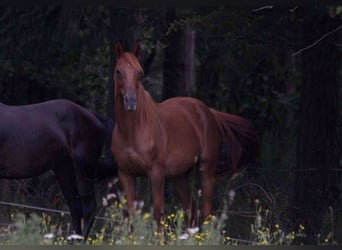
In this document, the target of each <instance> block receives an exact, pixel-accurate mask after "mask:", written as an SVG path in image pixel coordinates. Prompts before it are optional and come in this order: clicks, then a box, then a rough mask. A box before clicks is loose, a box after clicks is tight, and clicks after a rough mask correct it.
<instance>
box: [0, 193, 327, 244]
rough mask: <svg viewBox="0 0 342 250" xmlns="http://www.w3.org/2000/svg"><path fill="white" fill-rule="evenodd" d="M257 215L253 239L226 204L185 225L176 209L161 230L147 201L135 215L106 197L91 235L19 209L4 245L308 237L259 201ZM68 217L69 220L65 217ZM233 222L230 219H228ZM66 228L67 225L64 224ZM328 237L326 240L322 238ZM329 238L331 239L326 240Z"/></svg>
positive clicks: (4, 233) (1, 237)
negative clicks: (239, 231) (238, 232)
mask: <svg viewBox="0 0 342 250" xmlns="http://www.w3.org/2000/svg"><path fill="white" fill-rule="evenodd" d="M254 204H255V212H254V221H253V223H251V224H250V232H249V233H250V237H249V239H238V238H236V237H232V236H231V235H230V233H229V227H227V218H228V215H227V208H228V205H227V204H225V205H224V208H223V210H222V211H221V213H219V214H218V215H217V216H211V217H210V218H208V219H207V220H206V221H204V223H203V225H202V227H201V229H199V228H186V226H185V220H184V218H185V216H184V211H182V210H177V211H176V212H175V213H170V214H168V215H167V216H165V220H164V221H163V222H162V230H161V232H159V231H157V225H156V223H155V221H154V220H153V219H152V216H151V214H152V213H151V212H152V211H148V212H146V211H145V210H144V204H143V202H140V203H137V206H136V209H135V215H134V216H132V217H130V219H128V218H127V217H126V216H124V212H123V210H124V208H125V206H126V203H125V199H124V198H123V197H120V199H119V200H115V201H111V200H107V204H106V207H105V208H104V213H103V215H104V216H105V217H107V218H109V219H108V220H105V221H104V222H102V223H100V226H99V223H98V221H97V222H96V223H95V224H97V225H96V226H94V228H96V229H93V230H92V233H91V236H90V237H89V238H88V239H87V241H85V242H84V241H83V240H82V239H78V238H77V235H73V234H71V232H70V231H68V230H66V229H65V228H67V227H65V226H63V225H62V224H58V223H57V224H56V223H55V221H56V220H53V218H52V216H50V215H47V214H42V215H40V216H39V215H37V214H35V213H32V214H30V216H29V217H28V218H27V216H25V215H24V214H22V213H18V214H16V216H15V218H14V226H13V227H11V228H5V229H2V230H1V232H0V245H72V244H86V245H169V246H175V245H241V244H243V245H291V244H294V243H295V244H300V243H301V240H302V239H303V238H304V237H305V233H304V229H305V228H304V226H303V225H301V226H300V227H299V228H298V230H297V231H296V232H294V231H286V230H284V229H282V228H281V226H280V224H274V225H271V224H269V216H270V211H269V210H268V209H265V208H263V207H262V206H261V203H260V201H259V200H258V199H256V200H255V201H254ZM64 223H65V222H64ZM228 226H229V225H228ZM63 228H64V229H63ZM323 243H324V242H323ZM325 243H329V242H325Z"/></svg>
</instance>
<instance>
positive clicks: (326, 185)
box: [292, 13, 341, 243]
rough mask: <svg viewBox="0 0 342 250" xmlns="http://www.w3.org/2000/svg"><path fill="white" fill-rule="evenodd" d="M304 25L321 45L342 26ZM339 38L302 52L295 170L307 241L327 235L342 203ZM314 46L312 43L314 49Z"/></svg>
mask: <svg viewBox="0 0 342 250" xmlns="http://www.w3.org/2000/svg"><path fill="white" fill-rule="evenodd" d="M309 15H311V14H310V13H308V14H307V15H306V16H305V18H306V17H308V18H307V19H304V26H303V34H311V35H313V37H314V41H315V39H318V38H319V37H321V36H322V34H325V33H327V32H329V31H331V30H333V29H334V28H336V27H337V26H338V24H337V22H336V21H337V20H334V19H333V18H330V17H329V16H327V15H324V16H323V17H320V18H318V17H316V16H309ZM338 39H339V34H338V33H335V34H332V35H330V36H327V37H326V38H324V39H323V40H321V41H320V42H319V43H318V44H317V45H315V46H313V47H312V48H309V49H308V50H306V51H303V52H302V87H301V88H302V89H301V103H300V118H299V131H298V142H297V166H296V169H295V170H294V173H295V184H294V195H293V201H292V205H293V208H294V210H293V220H292V222H293V223H296V225H299V224H302V225H304V227H305V231H306V233H307V240H308V242H310V243H314V242H315V240H317V238H316V237H317V234H319V233H320V234H322V233H323V232H322V230H323V221H324V216H326V215H327V214H328V213H329V209H330V208H329V207H331V208H333V209H334V208H335V206H336V204H337V202H338V194H339V190H338V185H339V183H340V175H339V172H338V171H336V170H337V169H338V168H339V152H340V151H339V144H338V143H339V133H338V114H339V110H338V92H339V85H338V73H339V70H340V58H341V53H340V51H339V48H338V47H337V46H336V44H337V43H338ZM309 44H310V43H309Z"/></svg>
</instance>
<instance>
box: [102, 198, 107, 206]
mask: <svg viewBox="0 0 342 250" xmlns="http://www.w3.org/2000/svg"><path fill="white" fill-rule="evenodd" d="M102 205H103V206H104V207H106V206H108V201H107V199H106V198H105V197H102Z"/></svg>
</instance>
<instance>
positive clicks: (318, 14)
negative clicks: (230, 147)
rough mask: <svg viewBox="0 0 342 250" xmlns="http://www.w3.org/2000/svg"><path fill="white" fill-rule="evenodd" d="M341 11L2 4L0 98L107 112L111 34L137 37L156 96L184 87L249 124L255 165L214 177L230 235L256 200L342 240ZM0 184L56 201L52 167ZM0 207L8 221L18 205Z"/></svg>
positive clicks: (26, 199) (4, 191)
mask: <svg viewBox="0 0 342 250" xmlns="http://www.w3.org/2000/svg"><path fill="white" fill-rule="evenodd" d="M341 18H342V7H336V6H312V7H308V6H307V7H301V6H288V7H278V6H265V7H260V8H252V7H250V8H247V7H245V8H236V7H234V8H232V7H229V6H220V7H201V8H200V7H198V8H187V9H185V8H181V9H177V8H174V9H171V8H166V7H160V8H157V7H156V8H117V7H105V6H99V7H96V8H95V7H93V8H71V7H57V6H50V7H27V8H26V7H25V8H23V7H22V8H10V7H2V8H0V101H1V102H2V103H5V104H9V105H23V104H30V103H35V102H41V101H45V100H50V99H56V98H66V99H70V100H73V101H75V102H77V103H79V104H80V105H82V106H84V107H86V108H89V109H92V110H96V111H98V112H100V113H102V114H104V115H107V116H108V117H110V118H114V113H113V98H114V95H113V79H112V75H113V67H114V64H115V56H114V52H113V50H114V44H115V42H117V41H120V42H121V43H122V44H123V46H124V48H125V49H126V50H131V49H132V48H133V45H134V43H135V41H137V40H139V41H140V42H141V45H142V52H143V54H142V56H141V58H140V59H141V62H142V64H143V67H144V70H145V76H146V77H145V79H144V84H145V88H146V89H148V90H149V91H150V93H151V94H152V95H153V97H154V99H155V100H156V101H162V100H164V99H166V98H169V97H172V96H180V95H182V96H193V97H196V98H198V99H200V100H202V101H203V102H205V103H206V104H207V105H209V106H211V107H214V108H216V109H218V110H221V111H225V112H230V113H233V114H237V115H240V116H242V117H245V118H247V119H249V120H251V121H252V122H253V123H254V125H255V126H256V128H257V130H258V133H259V135H260V138H261V149H260V157H259V160H258V163H257V165H258V166H257V167H253V168H251V169H250V170H249V171H247V172H246V173H244V174H243V175H242V176H240V177H239V178H238V179H237V180H234V181H233V182H227V181H219V182H218V185H217V188H216V193H217V195H216V197H215V203H216V204H218V205H217V206H218V207H219V206H220V201H222V200H229V197H230V196H229V194H232V192H231V191H232V190H234V193H235V198H234V202H232V204H230V207H229V209H230V211H231V214H230V217H229V220H228V222H227V225H228V228H229V230H231V231H232V232H233V233H232V234H233V235H236V236H237V237H241V238H246V237H248V234H247V233H246V232H248V230H249V227H250V223H251V220H254V219H255V218H253V216H250V213H249V212H250V211H253V209H254V206H255V204H254V201H255V199H258V200H259V202H260V203H261V205H262V207H263V208H265V209H266V210H267V211H268V213H269V216H265V217H263V218H264V219H265V220H267V223H269V224H272V225H275V224H280V225H281V226H283V227H284V228H288V229H290V230H291V229H293V230H294V228H297V227H298V225H300V224H302V225H304V226H305V230H306V234H307V238H306V240H307V241H308V242H311V243H312V242H316V241H318V240H320V239H319V237H327V238H328V239H329V241H338V242H341V241H342V238H341V235H342V219H341V217H342V203H341V194H340V191H341V184H342V182H341V175H340V173H341V171H342V167H341V111H342V103H341V101H340V92H341V46H342V44H341V35H342V28H341V27H342V22H341ZM0 122H1V121H0ZM0 161H1V159H0ZM52 184H53V185H52ZM0 185H1V187H0V200H4V201H11V202H16V203H20V204H34V205H39V206H42V207H51V208H63V207H64V201H63V198H62V197H61V195H60V193H59V189H58V187H56V185H55V184H54V179H53V176H52V175H51V174H45V175H44V176H42V177H37V178H33V179H32V180H29V181H28V180H25V181H22V180H1V181H0ZM169 188H171V187H169ZM145 193H146V192H145ZM228 196H229V197H228ZM99 199H101V197H100V198H99ZM167 199H168V202H169V203H168V204H173V202H174V201H173V197H172V195H170V197H167ZM169 207H170V209H172V208H173V206H171V205H170V206H169ZM0 211H1V213H2V215H1V216H0V217H1V218H2V220H3V221H0V223H2V222H4V223H5V222H8V221H10V220H11V218H12V216H13V213H14V212H15V211H16V210H14V209H13V208H11V207H0ZM318 235H321V236H318Z"/></svg>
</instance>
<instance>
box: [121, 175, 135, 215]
mask: <svg viewBox="0 0 342 250" xmlns="http://www.w3.org/2000/svg"><path fill="white" fill-rule="evenodd" d="M118 174H119V180H120V183H121V186H122V188H123V191H124V192H125V195H126V199H127V208H128V213H129V214H130V215H132V214H133V212H134V207H133V202H134V199H135V188H134V186H135V181H134V177H133V176H131V175H128V174H126V173H125V172H123V171H121V170H120V169H119V170H118Z"/></svg>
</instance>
